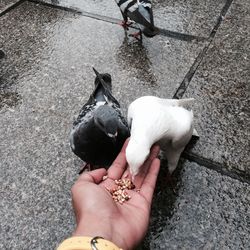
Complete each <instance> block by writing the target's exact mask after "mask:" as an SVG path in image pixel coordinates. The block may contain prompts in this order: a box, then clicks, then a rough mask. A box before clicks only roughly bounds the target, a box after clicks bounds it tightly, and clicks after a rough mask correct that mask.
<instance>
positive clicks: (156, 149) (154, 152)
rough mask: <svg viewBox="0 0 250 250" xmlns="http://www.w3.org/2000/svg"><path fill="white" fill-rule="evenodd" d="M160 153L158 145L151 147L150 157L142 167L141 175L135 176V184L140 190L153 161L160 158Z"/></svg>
mask: <svg viewBox="0 0 250 250" xmlns="http://www.w3.org/2000/svg"><path fill="white" fill-rule="evenodd" d="M159 152H160V147H159V146H158V145H153V147H151V151H150V155H149V157H148V159H147V160H146V161H145V162H144V164H143V165H142V166H141V168H140V171H139V173H138V174H137V175H136V176H135V180H134V184H135V186H136V187H137V188H140V187H141V185H142V183H143V180H144V178H145V176H147V174H148V171H149V168H150V166H151V163H152V161H153V160H154V159H155V158H156V157H157V156H158V154H159Z"/></svg>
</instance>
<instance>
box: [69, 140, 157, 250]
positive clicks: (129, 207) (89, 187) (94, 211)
mask: <svg viewBox="0 0 250 250" xmlns="http://www.w3.org/2000/svg"><path fill="white" fill-rule="evenodd" d="M127 143H128V142H126V143H125V144H124V146H123V148H122V150H121V152H120V154H119V155H118V156H117V158H116V160H115V161H114V162H113V164H112V165H111V167H110V168H109V169H108V171H107V170H105V169H103V168H102V169H98V170H94V171H91V172H88V173H84V174H82V175H81V176H80V177H79V179H78V181H77V182H76V183H75V184H74V186H73V187H72V200H73V206H74V210H75V215H76V221H77V228H76V231H75V232H74V235H84V236H93V237H94V236H101V237H103V238H105V239H108V240H110V241H112V242H114V243H115V244H117V245H118V246H119V247H122V248H123V249H124V250H125V249H132V248H134V247H135V246H136V245H137V244H138V243H139V242H140V241H141V240H142V238H143V237H144V235H145V233H146V231H147V228H148V222H149V215H150V208H151V202H152V196H153V192H154V188H155V183H156V179H157V175H158V172H159V166H160V162H159V159H157V158H156V157H157V155H158V153H159V147H157V146H154V147H153V148H152V149H151V153H150V156H149V157H148V159H147V160H146V162H145V163H144V164H143V166H142V167H141V171H140V173H139V174H138V175H137V176H136V178H135V180H134V184H135V186H136V188H135V189H134V190H127V192H128V194H129V195H130V196H131V199H129V200H128V201H126V202H124V203H123V204H120V203H119V202H115V201H114V200H113V198H112V196H111V195H110V193H109V192H108V191H107V190H106V189H107V188H108V189H110V188H114V187H115V186H116V185H115V182H114V180H116V179H120V178H125V177H127V176H128V175H129V173H128V169H127V167H128V166H127V162H126V157H125V149H126V146H127ZM105 175H107V176H108V178H107V179H105V180H103V176H105Z"/></svg>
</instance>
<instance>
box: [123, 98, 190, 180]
mask: <svg viewBox="0 0 250 250" xmlns="http://www.w3.org/2000/svg"><path fill="white" fill-rule="evenodd" d="M193 100H194V99H193V98H190V99H181V100H177V99H162V98H158V97H155V96H143V97H140V98H138V99H136V100H135V101H133V102H132V103H131V104H130V105H129V108H128V123H129V126H130V127H131V136H130V140H129V143H128V146H127V149H126V159H127V162H128V164H129V168H130V173H131V175H132V177H134V176H135V175H136V174H138V172H139V170H140V167H141V165H142V164H143V163H144V161H145V160H146V158H147V157H148V155H149V153H150V148H151V146H152V145H153V144H154V143H157V144H158V145H160V148H161V150H162V151H163V156H164V157H165V158H166V159H167V160H168V170H169V173H170V174H172V173H173V171H174V170H175V169H176V167H177V164H178V161H179V158H180V155H181V153H182V151H183V150H184V148H185V146H186V145H187V143H188V142H189V140H190V139H191V137H192V134H193V112H192V111H189V110H187V109H185V108H184V107H183V106H184V105H185V104H187V103H190V102H192V101H193Z"/></svg>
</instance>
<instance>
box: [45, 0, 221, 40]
mask: <svg viewBox="0 0 250 250" xmlns="http://www.w3.org/2000/svg"><path fill="white" fill-rule="evenodd" d="M42 1H43V2H47V3H52V4H55V5H59V6H66V7H73V8H78V9H80V10H84V11H87V12H91V13H95V14H99V15H105V16H110V17H113V18H119V19H122V16H121V13H120V11H119V9H118V7H117V5H116V3H115V1H114V0H111V1H105V0H100V1H94V0H82V1H79V0H42ZM152 2H153V11H154V16H155V24H156V25H157V26H159V27H161V28H164V29H169V30H172V31H177V32H182V33H189V34H193V35H197V36H209V34H210V32H211V31H212V29H213V26H214V25H215V23H216V21H217V18H218V16H219V14H220V11H221V9H222V8H223V6H224V4H225V3H226V0H218V1H212V0H207V1H197V0H188V1H183V0H170V1H162V0H155V1H152Z"/></svg>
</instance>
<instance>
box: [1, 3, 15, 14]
mask: <svg viewBox="0 0 250 250" xmlns="http://www.w3.org/2000/svg"><path fill="white" fill-rule="evenodd" d="M18 1H19V0H0V14H1V13H2V12H3V11H5V10H6V9H8V8H9V7H11V6H12V5H13V4H15V3H17V2H18Z"/></svg>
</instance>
